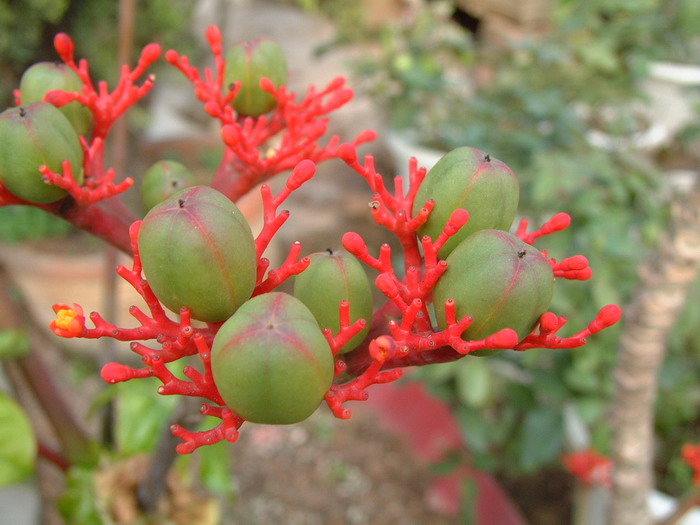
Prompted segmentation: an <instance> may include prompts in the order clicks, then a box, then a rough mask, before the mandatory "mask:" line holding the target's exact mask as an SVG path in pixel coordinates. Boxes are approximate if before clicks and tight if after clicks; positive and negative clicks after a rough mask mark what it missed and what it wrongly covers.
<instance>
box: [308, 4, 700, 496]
mask: <svg viewBox="0 0 700 525" xmlns="http://www.w3.org/2000/svg"><path fill="white" fill-rule="evenodd" d="M338 3H339V1H338V0H335V1H333V0H328V1H327V2H324V1H320V2H318V7H319V9H320V10H321V11H324V12H325V13H326V14H327V15H328V16H330V17H332V18H334V17H340V18H339V19H338V20H339V28H340V34H341V37H340V38H339V40H338V41H337V42H336V44H343V43H345V42H346V41H348V40H350V41H352V42H353V43H357V42H360V43H362V44H364V45H365V46H367V52H366V53H364V54H363V57H362V58H361V59H360V60H358V61H356V62H354V63H353V67H354V71H355V73H356V75H357V77H358V82H359V87H360V88H361V90H363V92H364V94H365V95H366V96H368V97H370V98H371V99H373V100H374V101H375V102H376V105H377V107H378V108H381V110H383V111H385V112H386V114H387V117H386V118H387V122H388V126H389V128H392V129H395V130H399V131H400V132H402V133H404V134H407V135H408V136H409V137H410V138H411V139H412V140H414V141H417V142H419V143H421V144H424V145H430V146H436V147H439V148H441V149H442V150H449V149H451V148H454V147H458V146H462V145H465V144H468V145H471V146H474V147H478V148H482V149H484V150H486V151H488V152H489V153H491V154H492V155H493V156H495V157H497V158H499V159H500V160H503V161H504V162H506V163H507V164H509V165H510V166H511V167H512V168H513V169H514V170H515V171H516V173H518V175H519V178H520V181H521V185H522V192H523V194H524V195H523V197H522V202H526V203H527V204H528V206H530V207H529V209H527V210H524V213H525V214H526V215H527V216H528V218H531V219H533V220H534V221H535V222H538V221H541V220H542V219H543V218H546V217H548V216H551V215H552V214H553V213H555V212H557V211H560V208H561V206H562V203H566V209H567V211H568V212H569V213H570V214H571V216H572V219H573V220H572V227H571V228H570V229H569V230H568V231H567V233H566V234H565V235H561V236H559V237H558V238H556V239H552V241H551V243H550V244H547V243H544V244H543V246H544V247H545V248H548V249H551V250H552V251H555V249H556V248H559V247H560V246H556V247H555V246H554V244H552V243H557V244H559V243H563V244H566V245H567V246H578V247H583V246H585V247H586V254H587V256H588V257H589V260H590V261H591V267H592V268H593V269H594V278H593V281H592V286H589V287H581V286H577V285H576V283H560V284H561V285H562V286H561V288H560V289H559V290H558V292H557V294H555V300H554V304H553V308H555V309H561V310H565V311H567V312H572V314H571V316H570V322H571V325H572V326H576V325H579V324H581V323H582V322H583V320H584V319H585V318H586V317H589V316H591V314H592V312H593V311H594V308H595V307H594V305H596V304H604V303H610V302H614V303H618V304H625V303H627V302H628V301H629V299H630V297H631V293H632V291H633V290H634V288H635V286H636V285H637V284H638V282H639V281H638V278H637V270H638V268H639V265H640V263H641V262H642V261H644V259H645V258H646V256H647V254H648V253H649V251H650V249H651V248H652V247H653V246H655V244H656V242H657V241H658V239H659V235H660V233H661V232H662V231H663V230H664V228H665V227H666V224H667V216H668V206H669V203H670V202H671V201H672V200H673V197H674V192H676V191H680V192H683V191H687V188H688V186H687V185H686V186H684V187H682V188H681V189H678V188H677V187H676V186H674V185H673V184H672V181H671V179H669V178H668V176H667V175H666V174H665V172H666V170H667V168H669V167H679V166H681V165H683V166H684V167H694V168H695V170H697V169H698V166H700V154H699V153H698V152H700V147H698V145H699V143H698V133H697V129H698V128H697V124H698V122H700V119H698V117H697V115H696V116H695V117H694V118H692V119H689V120H690V121H691V122H690V125H689V126H687V127H686V128H684V129H682V130H680V131H679V132H678V133H674V134H672V135H671V134H670V133H668V132H667V133H666V134H664V135H663V136H661V137H658V136H656V135H655V133H656V131H655V130H656V128H654V126H655V122H654V118H655V116H654V115H653V114H650V112H649V111H648V107H649V106H653V104H652V103H651V102H650V101H649V96H650V95H653V94H654V93H650V92H649V91H646V90H645V81H646V80H647V79H648V76H649V71H650V65H651V64H652V62H653V61H658V60H663V61H670V60H673V61H684V62H687V63H695V64H696V65H699V60H700V58H698V57H700V54H699V53H698V52H697V50H698V46H699V45H700V41H699V40H698V36H699V35H700V24H699V23H698V21H700V3H698V2H696V1H694V0H642V1H618V2H609V1H608V0H591V1H587V2H576V1H573V0H558V1H555V0H552V1H550V2H525V1H523V2H485V1H479V0H451V1H434V2H430V1H418V0H416V1H405V2H389V3H393V4H401V5H402V9H401V11H400V13H401V14H400V16H392V17H391V18H388V19H387V20H386V21H385V22H384V23H383V24H376V23H375V24H374V25H373V26H371V27H367V25H365V26H364V27H365V29H366V30H365V31H364V32H359V31H358V27H362V26H358V24H357V23H355V24H350V27H351V30H343V28H344V27H347V26H348V25H349V24H347V21H348V20H357V19H358V18H357V17H358V16H360V15H361V11H360V12H359V13H358V11H355V12H354V14H353V12H352V6H351V5H349V4H352V3H348V2H340V3H341V4H343V5H344V7H345V10H338V9H336V8H335V6H336V5H337V4H338ZM516 4H517V5H516ZM499 5H500V6H507V7H509V8H510V9H511V12H510V13H508V12H500V13H493V12H491V11H489V10H490V9H491V8H492V7H493V6H499ZM324 6H326V7H327V9H325V10H324ZM332 7H333V8H332ZM537 8H541V12H542V13H543V14H544V15H543V16H544V18H541V19H539V18H537V17H536V16H534V15H531V20H530V22H528V21H527V17H526V16H525V15H523V16H522V17H521V23H520V24H518V22H517V21H515V19H517V18H518V17H519V16H520V15H521V14H522V12H524V11H526V10H527V9H537ZM355 9H358V10H359V9H361V6H360V5H359V4H356V5H355ZM493 9H496V8H493ZM523 20H525V22H523ZM533 20H534V21H533ZM528 24H529V25H528ZM696 100H697V99H696ZM596 138H598V140H596ZM419 160H420V156H419ZM396 169H397V170H403V169H405V164H397V165H396ZM693 177H695V178H697V176H696V175H695V176H694V175H692V174H691V175H690V180H689V181H690V182H692V181H693V180H694V178H693ZM686 181H688V180H686ZM698 305H700V290H699V289H698V286H697V285H696V286H695V287H694V289H693V290H692V292H691V297H690V299H689V300H688V303H687V308H686V310H685V312H684V313H683V315H682V318H681V320H680V322H679V325H678V326H677V329H676V331H675V332H674V334H673V337H672V338H671V339H670V341H669V342H668V343H669V346H670V352H669V357H668V358H667V359H666V361H665V363H664V366H663V369H662V371H661V397H660V400H659V404H658V415H659V417H658V420H657V431H658V437H659V439H660V443H663V446H660V447H659V450H658V452H659V454H658V456H657V463H658V468H659V473H660V474H662V476H659V484H660V486H661V488H663V489H665V490H668V491H670V492H672V493H679V492H680V491H681V489H682V488H684V487H687V486H688V483H689V480H690V473H689V472H688V469H687V468H685V467H683V466H682V462H681V459H680V457H679V455H678V450H680V446H681V444H682V443H683V442H684V441H692V439H694V437H693V436H694V432H695V429H696V428H697V424H698V422H699V421H700V418H699V417H698V414H699V410H700V386H698V384H697V381H695V379H694V378H695V377H697V375H698V373H699V372H700V361H699V360H698V359H697V355H698V351H700V348H698V346H699V343H698V340H697V338H696V337H695V326H696V325H697V323H698V320H699V319H700V306H698ZM579 316H580V317H579ZM619 335H620V333H619V328H618V329H615V330H610V331H608V332H607V333H606V334H604V335H603V337H600V338H599V339H598V340H596V341H595V342H591V344H590V346H589V347H588V348H587V350H586V351H585V352H576V351H573V352H560V351H552V352H533V353H530V354H527V355H525V354H523V355H518V354H514V353H512V352H511V353H508V352H504V353H501V354H499V355H498V356H495V357H494V358H492V359H488V360H478V359H465V360H463V361H460V362H458V363H454V364H448V365H439V366H432V367H426V368H425V369H422V370H420V371H419V372H418V373H417V374H416V375H414V376H413V377H414V378H420V379H423V380H425V381H427V382H428V383H429V384H430V385H431V387H432V388H433V390H434V391H435V392H438V393H439V394H440V395H441V396H442V397H443V398H445V399H446V400H448V401H449V402H450V403H451V405H452V406H453V407H454V410H455V412H456V414H457V415H458V417H459V419H460V422H461V424H462V428H463V430H464V437H465V440H466V442H467V444H468V446H469V449H470V451H471V453H472V454H471V457H472V461H473V462H474V463H475V465H476V466H478V467H482V468H487V469H490V470H495V471H498V472H501V473H503V474H506V475H511V476H513V475H522V474H527V473H534V472H536V471H537V470H538V469H541V468H542V467H545V466H548V465H550V466H551V465H552V464H555V463H557V461H558V459H559V457H560V455H561V453H562V452H563V451H564V450H565V448H566V447H568V446H571V445H572V444H573V441H576V437H575V436H574V437H572V436H571V435H569V437H568V438H567V416H565V414H569V415H572V414H574V419H575V420H582V421H583V422H585V424H586V427H587V428H588V429H589V430H590V433H591V436H590V439H591V440H592V445H593V446H594V447H596V449H597V450H601V451H609V445H610V444H609V440H610V433H611V430H610V427H609V426H608V425H606V424H605V423H606V422H607V421H608V418H609V413H608V410H609V403H610V399H611V396H612V374H611V371H612V367H613V365H614V363H615V360H616V348H617V344H618V338H619ZM569 419H571V418H569ZM579 438H580V436H579ZM567 439H568V441H567ZM584 439H585V438H584ZM572 440H573V441H572Z"/></svg>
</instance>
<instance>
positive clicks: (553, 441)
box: [518, 407, 564, 471]
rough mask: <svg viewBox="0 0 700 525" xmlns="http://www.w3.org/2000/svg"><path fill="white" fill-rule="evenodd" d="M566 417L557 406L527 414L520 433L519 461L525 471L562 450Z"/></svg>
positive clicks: (537, 465)
mask: <svg viewBox="0 0 700 525" xmlns="http://www.w3.org/2000/svg"><path fill="white" fill-rule="evenodd" d="M563 437H564V418H563V416H562V413H561V411H560V410H558V409H555V408H547V407H544V408H538V409H537V410H534V411H532V412H530V413H529V414H527V416H525V421H524V423H523V427H522V431H521V433H520V442H519V445H520V450H519V461H518V463H519V464H520V467H521V468H522V469H523V470H524V471H528V470H534V469H536V468H538V467H540V466H542V465H544V464H545V463H548V462H549V461H551V460H553V459H554V458H556V457H557V456H558V455H559V454H560V453H561V450H562V441H563Z"/></svg>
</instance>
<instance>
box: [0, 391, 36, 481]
mask: <svg viewBox="0 0 700 525" xmlns="http://www.w3.org/2000/svg"><path fill="white" fill-rule="evenodd" d="M0 435H1V436H2V439H0V486H2V485H9V484H10V483H16V482H18V481H22V480H23V479H25V478H26V477H27V476H29V475H30V474H31V473H32V472H33V471H34V461H35V459H36V450H37V444H36V436H35V435H34V429H33V428H32V425H31V423H30V422H29V418H27V415H26V414H25V412H24V410H22V408H21V407H20V406H19V405H18V404H17V403H16V402H15V401H14V400H13V399H12V398H10V397H9V396H8V395H7V394H5V393H4V392H2V391H0Z"/></svg>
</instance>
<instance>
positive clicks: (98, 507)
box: [57, 467, 114, 525]
mask: <svg viewBox="0 0 700 525" xmlns="http://www.w3.org/2000/svg"><path fill="white" fill-rule="evenodd" d="M57 506H58V510H59V512H60V513H61V516H62V517H63V519H64V520H65V523H66V525H112V524H113V523H114V522H113V521H112V520H111V519H110V517H109V516H108V514H107V512H106V511H105V510H104V509H103V508H102V504H101V503H100V501H99V499H98V497H97V491H96V490H95V471H93V470H89V469H85V468H82V467H74V468H72V469H71V470H70V471H69V472H68V476H67V477H66V490H65V491H64V492H63V494H62V495H61V498H60V499H59V500H58V504H57Z"/></svg>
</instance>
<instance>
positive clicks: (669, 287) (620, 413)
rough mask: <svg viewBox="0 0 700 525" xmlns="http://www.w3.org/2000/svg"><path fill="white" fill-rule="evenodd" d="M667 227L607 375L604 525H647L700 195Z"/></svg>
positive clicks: (693, 269) (697, 248)
mask: <svg viewBox="0 0 700 525" xmlns="http://www.w3.org/2000/svg"><path fill="white" fill-rule="evenodd" d="M672 211H673V214H672V220H671V226H670V230H669V232H668V234H667V235H666V236H665V237H664V239H663V241H662V243H661V245H660V246H659V248H658V249H657V250H656V252H655V253H654V256H653V257H652V258H651V259H650V260H649V261H648V262H647V263H646V264H645V266H644V267H643V268H642V270H641V272H640V277H641V283H640V284H639V286H638V287H637V292H636V293H635V295H634V297H633V299H632V302H631V304H630V305H629V307H628V308H627V309H626V313H625V319H624V327H623V333H622V337H621V341H620V348H619V356H618V362H617V365H616V367H615V371H614V380H615V395H614V399H613V406H612V420H613V429H614V440H613V462H614V465H615V468H614V473H613V500H612V507H611V522H610V525H651V523H652V516H651V514H650V512H649V508H648V497H649V494H650V492H651V490H652V489H653V486H654V476H653V437H654V436H653V428H654V404H655V402H656V396H657V388H658V374H659V370H660V367H661V364H662V362H663V359H664V355H665V352H666V341H667V338H668V334H669V333H670V332H671V330H672V329H673V327H674V325H675V324H676V321H677V319H678V316H679V315H680V313H681V311H682V308H683V306H684V304H685V301H686V298H687V295H688V289H689V286H690V284H691V283H692V282H693V281H694V280H695V279H696V277H697V275H698V270H699V269H700V191H696V192H695V193H694V194H693V195H692V196H690V197H689V198H687V199H685V200H683V201H682V202H680V201H679V202H677V203H676V204H675V205H674V207H673V210H672Z"/></svg>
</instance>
